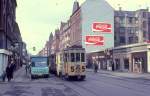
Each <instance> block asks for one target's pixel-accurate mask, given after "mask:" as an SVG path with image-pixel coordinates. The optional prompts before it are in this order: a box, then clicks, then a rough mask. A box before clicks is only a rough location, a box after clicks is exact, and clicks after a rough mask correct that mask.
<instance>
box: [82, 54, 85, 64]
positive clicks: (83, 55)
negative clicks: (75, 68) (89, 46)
mask: <svg viewBox="0 0 150 96" xmlns="http://www.w3.org/2000/svg"><path fill="white" fill-rule="evenodd" d="M81 62H85V54H84V53H81Z"/></svg>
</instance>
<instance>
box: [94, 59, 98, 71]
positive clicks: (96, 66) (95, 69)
mask: <svg viewBox="0 0 150 96" xmlns="http://www.w3.org/2000/svg"><path fill="white" fill-rule="evenodd" d="M97 70H98V65H97V63H96V61H95V62H94V72H95V73H97Z"/></svg>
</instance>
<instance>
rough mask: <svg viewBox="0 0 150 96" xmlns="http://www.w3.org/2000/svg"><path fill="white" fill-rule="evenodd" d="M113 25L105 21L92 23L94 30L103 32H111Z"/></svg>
mask: <svg viewBox="0 0 150 96" xmlns="http://www.w3.org/2000/svg"><path fill="white" fill-rule="evenodd" d="M111 29H112V26H111V24H108V23H103V22H94V23H93V24H92V31H94V32H103V33H111V32H112V30H111Z"/></svg>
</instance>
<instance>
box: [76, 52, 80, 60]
mask: <svg viewBox="0 0 150 96" xmlns="http://www.w3.org/2000/svg"><path fill="white" fill-rule="evenodd" d="M79 61H80V53H76V62H79Z"/></svg>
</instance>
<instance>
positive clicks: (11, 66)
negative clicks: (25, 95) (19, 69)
mask: <svg viewBox="0 0 150 96" xmlns="http://www.w3.org/2000/svg"><path fill="white" fill-rule="evenodd" d="M14 70H15V64H14V61H11V64H10V73H11V74H10V75H11V79H13V73H14Z"/></svg>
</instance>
